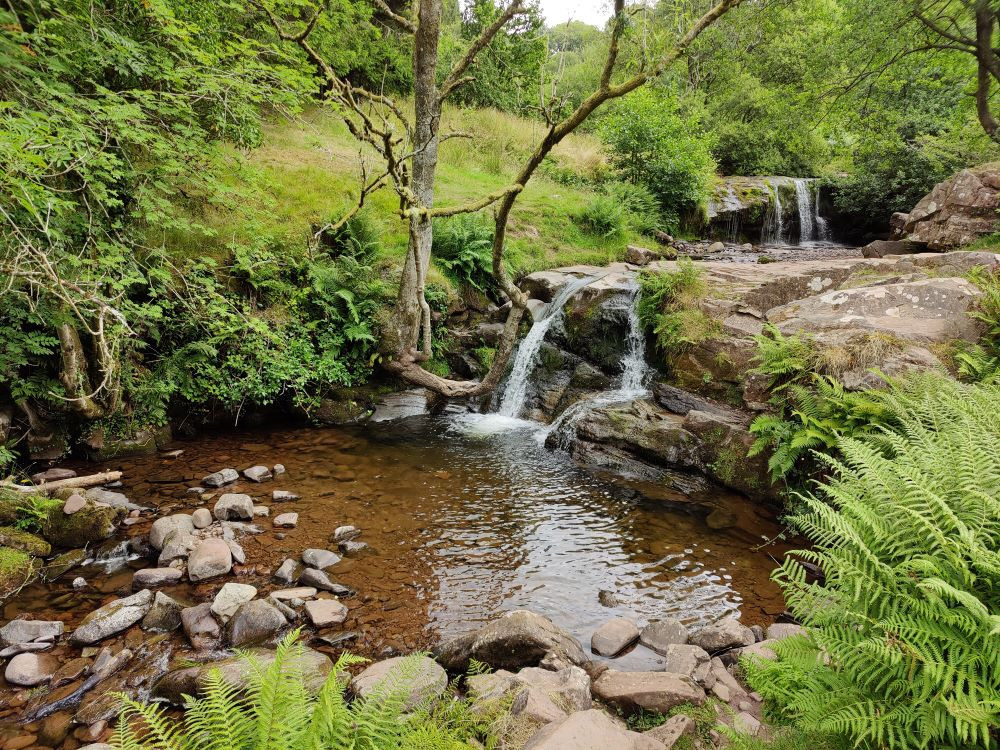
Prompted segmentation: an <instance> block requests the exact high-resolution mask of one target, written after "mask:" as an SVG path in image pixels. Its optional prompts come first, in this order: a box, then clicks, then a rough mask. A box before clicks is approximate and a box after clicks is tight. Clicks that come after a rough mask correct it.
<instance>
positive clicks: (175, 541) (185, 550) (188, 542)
mask: <svg viewBox="0 0 1000 750" xmlns="http://www.w3.org/2000/svg"><path fill="white" fill-rule="evenodd" d="M197 543H198V542H197V540H196V539H195V537H194V536H192V535H191V534H183V533H180V532H178V533H175V534H171V535H170V541H168V542H167V543H166V544H165V545H163V549H162V550H161V551H160V554H159V556H158V557H157V558H156V564H157V565H158V566H159V567H161V568H164V567H167V566H169V565H170V563H172V562H173V561H174V560H184V559H186V558H187V556H188V555H190V554H191V551H192V550H193V549H194V548H195V545H196V544H197Z"/></svg>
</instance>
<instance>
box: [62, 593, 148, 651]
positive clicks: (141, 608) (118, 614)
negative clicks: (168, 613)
mask: <svg viewBox="0 0 1000 750" xmlns="http://www.w3.org/2000/svg"><path fill="white" fill-rule="evenodd" d="M152 606H153V592H152V591H150V590H149V589H143V590H142V591H140V592H138V593H136V594H133V595H132V596H128V597H125V598H124V599H116V600H115V601H113V602H110V603H108V604H105V605H104V606H103V607H99V608H98V609H95V610H94V611H93V612H91V613H90V614H89V615H87V616H86V617H85V618H83V622H82V623H81V624H80V627H78V628H77V629H76V630H74V631H73V633H72V635H70V637H69V639H70V641H72V642H73V643H75V644H77V645H81V646H89V645H91V644H93V643H97V642H98V641H102V640H104V639H105V638H107V637H108V636H112V635H114V634H115V633H120V632H121V631H123V630H126V629H127V628H130V627H132V626H133V625H135V624H136V623H137V622H139V621H140V620H141V619H142V618H143V617H145V616H146V613H147V612H149V610H150V609H151V608H152Z"/></svg>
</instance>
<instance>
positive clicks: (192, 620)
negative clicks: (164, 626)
mask: <svg viewBox="0 0 1000 750" xmlns="http://www.w3.org/2000/svg"><path fill="white" fill-rule="evenodd" d="M181 625H182V626H183V627H184V634H185V635H186V636H187V637H188V640H189V641H190V642H191V645H192V646H194V647H195V648H196V649H198V650H199V651H201V650H211V649H214V648H217V647H218V646H219V643H220V641H221V637H222V630H221V628H220V627H219V621H218V620H216V619H215V615H213V614H212V605H211V604H210V603H209V602H204V603H202V604H199V605H198V606H196V607H187V608H185V609H182V610H181Z"/></svg>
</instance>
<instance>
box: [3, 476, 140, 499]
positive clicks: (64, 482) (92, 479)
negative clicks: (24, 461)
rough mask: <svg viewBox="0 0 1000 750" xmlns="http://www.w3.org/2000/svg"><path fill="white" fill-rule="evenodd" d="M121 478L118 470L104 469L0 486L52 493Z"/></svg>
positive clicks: (7, 488)
mask: <svg viewBox="0 0 1000 750" xmlns="http://www.w3.org/2000/svg"><path fill="white" fill-rule="evenodd" d="M121 478H122V473H121V472H120V471H105V472H102V473H100V474H88V475H87V476H85V477H70V478H69V479H56V480H54V481H52V482H42V483H41V484H16V483H14V482H0V488H3V489H5V490H14V491H16V492H46V493H50V494H51V493H52V492H54V491H55V490H61V489H63V488H64V487H73V488H79V489H83V488H85V487H98V486H100V485H102V484H107V483H108V482H116V481H118V480H119V479H121Z"/></svg>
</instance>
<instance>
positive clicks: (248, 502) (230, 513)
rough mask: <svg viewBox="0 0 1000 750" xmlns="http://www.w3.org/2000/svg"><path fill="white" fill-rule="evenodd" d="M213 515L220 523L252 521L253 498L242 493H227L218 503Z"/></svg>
mask: <svg viewBox="0 0 1000 750" xmlns="http://www.w3.org/2000/svg"><path fill="white" fill-rule="evenodd" d="M212 513H213V515H214V516H215V517H216V518H217V519H218V520H220V521H251V520H253V498H252V497H250V496H249V495H244V494H242V493H227V494H225V495H223V496H222V497H220V498H219V499H218V500H217V501H216V503H215V508H213V510H212Z"/></svg>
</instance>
